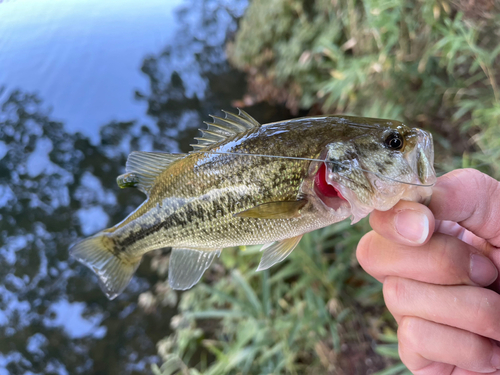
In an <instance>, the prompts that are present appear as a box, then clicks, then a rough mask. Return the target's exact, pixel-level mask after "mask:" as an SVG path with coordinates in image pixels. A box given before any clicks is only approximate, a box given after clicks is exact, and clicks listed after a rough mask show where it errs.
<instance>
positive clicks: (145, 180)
mask: <svg viewBox="0 0 500 375" xmlns="http://www.w3.org/2000/svg"><path fill="white" fill-rule="evenodd" d="M184 156H186V154H168V153H165V152H143V151H133V152H132V153H131V154H130V155H129V156H128V159H127V165H126V170H127V173H125V174H122V175H120V176H118V178H117V179H116V182H117V184H118V186H119V187H121V188H126V187H136V188H138V189H139V190H140V191H142V192H143V193H144V194H146V195H148V196H149V191H150V190H151V187H152V186H153V184H154V182H155V181H156V178H157V177H158V176H159V175H160V174H161V173H162V172H163V171H164V170H165V169H167V167H168V166H169V165H170V164H172V163H173V162H174V161H176V160H178V159H182V158H183V157H184Z"/></svg>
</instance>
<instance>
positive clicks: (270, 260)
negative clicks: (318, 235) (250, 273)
mask: <svg viewBox="0 0 500 375" xmlns="http://www.w3.org/2000/svg"><path fill="white" fill-rule="evenodd" d="M301 238H302V234H301V235H299V236H296V237H292V238H287V239H286V240H282V241H278V242H271V243H270V244H267V245H264V246H262V248H261V249H260V251H264V254H262V259H261V260H260V263H259V267H257V271H262V270H267V269H268V268H269V267H271V266H273V265H275V264H276V263H279V262H281V261H282V260H284V259H285V258H286V257H287V256H289V255H290V253H291V252H292V251H293V249H295V247H296V246H297V245H298V243H299V242H300V239H301Z"/></svg>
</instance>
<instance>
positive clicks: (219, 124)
mask: <svg viewBox="0 0 500 375" xmlns="http://www.w3.org/2000/svg"><path fill="white" fill-rule="evenodd" d="M222 112H224V114H225V117H224V118H222V117H218V116H212V115H210V117H212V120H213V122H205V124H207V126H208V127H207V129H200V131H201V133H202V136H201V137H198V138H195V139H196V140H197V141H198V143H197V144H193V145H191V146H192V147H193V149H194V150H193V151H194V152H199V151H206V150H210V149H211V148H212V147H213V146H214V145H216V144H219V143H220V142H224V141H226V140H227V139H228V138H231V137H234V136H236V135H238V134H241V133H244V132H246V131H248V130H251V129H255V128H258V127H260V126H261V125H260V123H259V122H258V121H257V120H255V119H254V118H253V117H252V116H250V115H249V114H248V113H246V112H245V111H243V110H241V109H238V114H237V115H236V114H234V113H230V112H226V111H222Z"/></svg>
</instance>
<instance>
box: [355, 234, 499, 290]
mask: <svg viewBox="0 0 500 375" xmlns="http://www.w3.org/2000/svg"><path fill="white" fill-rule="evenodd" d="M356 256H357V258H358V261H359V264H360V265H361V267H363V268H364V269H365V271H366V272H368V273H369V274H370V275H372V276H373V277H375V278H376V279H377V280H379V281H380V282H384V280H385V278H386V277H387V276H399V277H404V278H409V279H414V280H418V281H422V282H425V283H430V284H442V285H457V284H465V285H480V286H487V285H490V284H491V283H492V282H493V281H494V280H495V279H496V278H497V276H498V271H497V268H496V267H495V266H494V265H493V263H492V262H491V261H490V260H489V259H488V258H487V257H485V256H483V255H481V254H479V253H478V252H477V250H476V249H474V248H473V247H472V246H470V245H468V244H466V243H465V242H462V241H460V240H459V239H457V238H455V237H451V236H447V235H444V234H440V233H436V234H435V235H434V236H433V237H432V238H431V239H430V241H428V242H427V243H426V244H424V245H422V246H420V247H418V248H417V247H414V246H408V245H399V244H397V243H395V242H393V241H391V240H389V239H387V238H385V237H382V236H381V235H380V234H378V233H376V232H370V233H368V234H366V235H365V236H364V237H363V238H362V239H361V241H360V242H359V244H358V248H357V250H356Z"/></svg>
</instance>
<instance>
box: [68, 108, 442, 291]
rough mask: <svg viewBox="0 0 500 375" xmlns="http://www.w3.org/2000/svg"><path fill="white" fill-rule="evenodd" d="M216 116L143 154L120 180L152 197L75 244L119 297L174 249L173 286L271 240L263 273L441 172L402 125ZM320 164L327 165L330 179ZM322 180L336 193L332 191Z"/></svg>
mask: <svg viewBox="0 0 500 375" xmlns="http://www.w3.org/2000/svg"><path fill="white" fill-rule="evenodd" d="M213 119H214V122H213V123H207V125H208V128H207V129H206V130H202V137H200V138H197V139H198V144H196V145H193V147H194V149H195V151H193V152H191V153H189V154H164V153H156V152H154V153H146V152H133V153H132V154H131V155H130V156H129V159H128V160H127V173H126V174H125V175H122V176H119V178H118V184H119V185H120V186H121V187H136V188H138V189H140V190H141V191H143V192H144V193H145V194H146V195H147V200H146V201H145V202H144V203H143V204H142V205H141V206H140V207H138V208H137V209H136V210H135V211H134V212H133V213H131V214H130V215H129V216H128V217H127V218H126V219H124V220H123V221H122V222H121V223H119V224H117V225H115V226H113V227H111V228H108V229H105V230H103V231H101V232H99V233H97V234H96V235H94V236H92V237H90V238H88V239H85V240H83V241H81V242H79V243H77V244H76V245H75V246H73V247H72V249H71V254H72V255H73V256H75V257H76V258H77V259H78V260H79V261H81V262H82V263H84V264H86V265H87V266H89V267H90V268H91V269H92V270H93V271H94V272H95V273H96V274H97V276H98V278H99V281H100V284H101V287H102V288H103V290H104V292H105V293H106V295H107V296H108V297H109V298H114V297H116V296H117V295H118V294H119V293H121V291H122V290H123V289H124V288H125V287H126V285H127V284H128V282H129V280H130V278H131V277H132V275H133V273H134V271H135V269H136V268H137V266H138V264H139V263H140V260H141V258H142V256H143V255H144V254H145V253H147V252H148V251H151V250H154V249H158V248H164V247H172V253H171V258H170V267H169V276H168V277H169V283H170V285H171V286H172V287H173V288H175V289H187V288H190V287H191V286H193V285H194V284H195V283H196V282H197V281H198V280H199V279H200V278H201V276H202V275H203V272H204V271H205V270H206V269H207V268H208V266H209V265H210V263H211V262H212V261H213V259H214V257H216V256H217V255H218V254H219V253H220V251H221V250H222V249H223V248H225V247H231V246H239V245H253V244H262V243H263V244H267V245H265V246H264V247H263V249H264V251H263V256H262V260H261V263H260V264H259V268H258V269H265V268H268V267H270V266H272V265H273V264H275V263H277V262H280V261H282V260H283V259H285V258H286V256H287V255H288V254H289V253H290V252H291V251H292V250H293V248H294V247H295V246H296V245H297V244H298V242H299V241H300V238H301V236H302V235H303V234H304V233H307V232H310V231H312V230H315V229H318V228H321V227H324V226H327V225H330V224H333V223H335V222H338V221H341V220H344V219H346V218H348V217H352V219H353V222H354V221H357V220H359V219H360V218H361V217H363V216H366V215H367V214H368V213H369V212H370V211H371V210H373V209H382V210H383V209H389V208H390V207H392V206H393V205H394V204H396V203H397V201H398V200H400V199H407V200H418V199H423V198H425V197H427V196H429V195H430V189H429V188H428V187H423V186H412V185H408V184H417V185H418V183H420V184H427V183H432V181H433V179H435V174H434V170H433V167H432V159H433V150H432V139H431V138H430V135H429V134H427V133H425V132H423V131H421V130H419V129H410V128H408V127H406V126H405V125H403V124H401V123H400V122H398V121H392V120H383V119H368V118H356V117H348V116H320V117H306V118H300V119H294V120H289V121H282V122H277V123H271V124H265V125H260V124H259V123H258V122H257V121H256V120H255V119H253V118H252V117H250V115H248V114H247V113H246V112H244V111H240V112H239V114H238V115H236V114H230V113H226V118H225V119H222V118H219V117H216V116H213ZM394 137H396V138H397V140H396V141H394ZM389 139H391V140H392V141H391V142H388V141H387V140H389ZM429 139H430V141H429ZM399 141H401V148H400V149H398V150H396V149H394V147H393V145H396V146H398V145H399V143H398V142H399ZM391 145H392V146H391ZM389 146H391V147H392V149H391V147H389ZM403 146H404V147H403ZM398 147H399V146H398ZM267 156H269V157H267ZM273 156H274V157H273ZM276 156H278V158H276ZM295 158H297V159H295ZM300 158H302V159H307V160H300ZM308 159H315V160H308ZM318 160H325V163H326V164H325V165H326V167H327V168H326V169H323V170H324V171H326V172H321V173H322V174H321V175H320V174H319V170H320V168H319V167H320V166H321V162H320V161H318ZM412 166H414V167H415V168H416V170H414V168H413V167H412ZM383 169H384V171H382V170H383ZM383 172H385V173H388V174H389V175H390V177H391V178H392V180H383V176H381V173H383ZM381 178H382V179H381ZM395 178H396V179H398V181H396V180H395ZM318 181H320V182H321V181H323V182H321V183H323V184H327V185H329V186H331V187H333V188H332V189H327V190H323V191H322V190H321V189H319V188H318V187H317V185H316V184H317V182H318ZM325 194H326V195H325ZM271 243H273V244H272V245H271Z"/></svg>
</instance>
